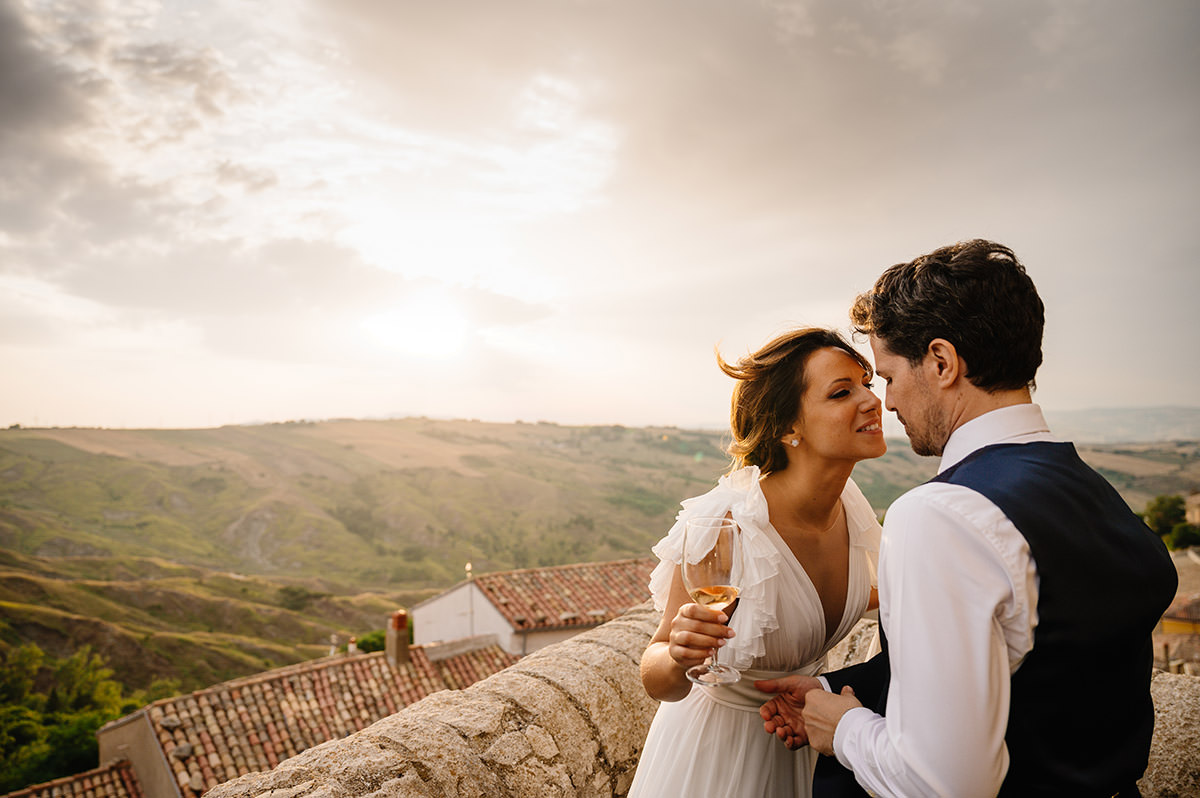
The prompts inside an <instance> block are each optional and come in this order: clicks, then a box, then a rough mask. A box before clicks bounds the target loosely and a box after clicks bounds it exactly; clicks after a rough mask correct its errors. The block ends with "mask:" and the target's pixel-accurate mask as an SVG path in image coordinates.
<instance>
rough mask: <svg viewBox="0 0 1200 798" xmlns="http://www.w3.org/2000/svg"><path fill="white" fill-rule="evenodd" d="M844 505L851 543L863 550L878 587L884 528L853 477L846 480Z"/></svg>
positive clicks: (843, 494)
mask: <svg viewBox="0 0 1200 798" xmlns="http://www.w3.org/2000/svg"><path fill="white" fill-rule="evenodd" d="M842 506H843V507H845V508H846V527H847V529H848V531H849V532H850V545H851V546H853V547H855V548H860V549H862V550H863V553H864V554H865V555H866V560H867V569H868V571H870V575H871V587H873V588H878V587H879V540H880V537H881V535H882V533H883V529H882V527H880V525H879V519H878V518H876V517H875V509H874V508H873V507H871V503H870V502H869V501H867V497H866V496H864V495H863V492H862V490H860V489H859V487H858V485H856V484H855V483H854V480H853V479H848V480H846V487H845V488H844V489H843V490H842Z"/></svg>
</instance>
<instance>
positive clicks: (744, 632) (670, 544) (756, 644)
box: [650, 466, 878, 670]
mask: <svg viewBox="0 0 1200 798" xmlns="http://www.w3.org/2000/svg"><path fill="white" fill-rule="evenodd" d="M758 480H759V470H758V467H757V466H749V467H747V468H742V469H738V470H737V471H734V472H733V473H731V474H728V475H726V476H723V477H721V479H720V481H719V482H718V483H717V486H716V487H715V488H713V489H712V490H711V491H709V492H708V493H706V494H704V495H703V496H697V497H695V498H692V499H688V500H686V501H684V502H683V503H682V508H683V509H681V510H680V512H679V515H678V516H677V517H676V519H675V525H674V526H672V527H671V530H670V531H669V532H668V533H667V536H666V537H664V538H663V539H662V540H660V541H659V542H658V543H657V544H656V545H655V546H654V549H653V551H654V554H655V555H656V556H657V557H658V559H659V563H658V565H657V566H656V567H655V568H654V571H653V572H652V573H651V574H650V594H651V596H652V597H653V598H654V606H655V608H656V609H657V610H658V611H659V612H662V611H663V610H664V609H665V608H666V606H667V600H668V598H669V597H670V593H671V580H672V578H673V577H674V573H675V569H676V568H677V567H678V566H679V563H680V562H681V561H682V559H683V537H684V526H685V524H686V522H687V519H688V518H691V517H700V516H714V517H720V516H725V515H727V514H728V515H731V516H732V517H733V520H734V521H736V522H737V524H738V526H739V527H740V528H741V530H742V574H741V579H740V580H739V581H740V584H738V585H737V587H738V591H739V592H738V604H737V609H736V610H735V611H734V613H733V617H732V619H731V620H730V626H731V627H732V628H733V630H734V632H735V633H736V634H735V636H734V637H733V638H732V639H731V640H730V642H729V645H727V646H725V647H724V648H723V649H721V661H722V662H724V663H726V664H729V665H732V666H733V667H734V668H737V669H738V670H745V669H747V668H749V667H750V666H751V662H752V661H753V660H754V659H755V658H757V657H761V656H763V653H764V651H765V644H764V640H763V638H764V636H765V635H767V634H769V633H771V632H773V631H775V630H776V629H778V628H779V620H778V618H776V617H775V613H774V611H773V608H774V607H775V605H776V595H775V592H774V591H777V590H778V585H777V582H776V579H775V577H777V576H778V574H779V572H780V568H781V564H782V561H781V557H780V554H779V551H778V550H777V549H776V547H775V545H774V544H773V543H771V541H770V540H769V539H768V538H767V536H766V534H767V533H766V527H767V525H768V523H769V522H770V521H769V513H768V510H767V499H766V497H765V496H764V495H763V492H762V489H761V488H760V487H759V484H758ZM876 548H878V545H877V546H876Z"/></svg>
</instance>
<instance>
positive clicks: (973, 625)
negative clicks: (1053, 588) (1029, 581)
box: [834, 485, 1014, 798]
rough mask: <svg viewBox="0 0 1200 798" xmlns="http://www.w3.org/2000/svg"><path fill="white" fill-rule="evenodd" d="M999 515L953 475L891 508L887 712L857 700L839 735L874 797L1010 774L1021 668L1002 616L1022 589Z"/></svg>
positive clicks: (960, 791)
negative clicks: (1015, 675)
mask: <svg viewBox="0 0 1200 798" xmlns="http://www.w3.org/2000/svg"><path fill="white" fill-rule="evenodd" d="M965 494H969V495H965ZM964 499H965V502H964ZM980 502H982V504H980ZM973 508H974V509H973ZM976 509H977V510H979V512H978V513H976V512H975V510H976ZM997 513H998V510H997V509H996V508H995V506H994V505H992V504H991V503H990V502H988V501H987V500H986V499H984V498H983V497H981V496H980V495H979V494H977V493H975V492H974V491H970V490H969V489H966V488H962V487H959V486H952V485H936V486H934V485H926V486H922V487H920V488H917V489H915V490H913V491H910V492H909V493H908V494H906V495H905V496H903V497H901V498H900V499H899V500H897V501H896V502H895V503H894V504H893V505H892V507H891V508H890V509H889V510H888V515H887V519H886V521H885V522H884V528H883V546H882V551H881V562H880V594H881V604H882V610H881V616H882V621H883V624H884V628H885V629H886V630H887V634H888V641H889V644H890V657H891V682H890V686H889V688H888V698H887V711H886V717H880V716H879V715H876V714H875V713H874V712H871V711H870V710H867V709H865V708H864V709H855V710H852V711H851V712H848V713H846V714H845V715H844V716H843V717H842V720H841V722H840V723H839V724H838V726H837V730H836V733H835V735H834V751H835V753H836V754H837V757H838V760H839V761H840V762H842V764H843V765H845V766H846V767H848V768H850V769H851V770H853V771H854V774H855V778H856V779H857V780H858V782H859V783H860V784H861V785H862V786H863V787H864V788H865V789H866V790H867V791H868V792H870V793H872V794H874V795H877V796H889V795H902V796H954V797H955V798H970V797H971V796H993V795H995V794H996V793H997V792H998V791H999V789H1000V785H1001V783H1002V782H1003V780H1004V776H1005V773H1006V772H1007V770H1008V751H1007V749H1006V747H1005V744H1004V732H1005V728H1006V726H1007V722H1008V708H1009V690H1010V681H1009V679H1010V673H1011V669H1010V664H1009V657H1008V646H1007V643H1006V641H1005V636H1004V630H1003V628H1002V626H1001V619H1002V618H1004V617H1007V616H1008V615H1010V614H1011V606H1012V603H1013V594H1014V589H1013V582H1012V578H1011V577H1010V571H1009V568H1008V566H1007V565H1006V563H1005V562H1004V557H1003V556H1002V555H1001V554H1000V553H999V552H998V551H997V549H996V546H995V544H994V540H995V535H994V530H989V529H985V528H982V527H983V526H986V525H987V524H993V523H994V522H995V519H996V518H997V515H996V514H997ZM999 518H1000V519H1003V516H1002V515H1000V516H999Z"/></svg>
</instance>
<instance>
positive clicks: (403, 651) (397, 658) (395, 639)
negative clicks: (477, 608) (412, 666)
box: [385, 610, 409, 668]
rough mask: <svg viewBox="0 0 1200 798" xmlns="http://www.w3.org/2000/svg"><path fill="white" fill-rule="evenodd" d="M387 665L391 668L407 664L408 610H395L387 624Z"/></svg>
mask: <svg viewBox="0 0 1200 798" xmlns="http://www.w3.org/2000/svg"><path fill="white" fill-rule="evenodd" d="M385 648H386V651H387V663H388V665H391V666H392V667H393V668H396V667H399V666H400V665H403V664H405V663H407V662H408V659H409V658H408V610H396V611H395V612H393V613H392V618H391V620H390V621H389V622H388V627H387V640H386V643H385Z"/></svg>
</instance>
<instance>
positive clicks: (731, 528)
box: [669, 518, 742, 687]
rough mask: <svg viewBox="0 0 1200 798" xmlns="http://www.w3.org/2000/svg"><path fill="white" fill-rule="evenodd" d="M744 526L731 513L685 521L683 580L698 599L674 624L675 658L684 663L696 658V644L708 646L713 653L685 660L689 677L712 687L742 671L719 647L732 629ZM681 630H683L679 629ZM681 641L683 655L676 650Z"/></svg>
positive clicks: (681, 610) (733, 679)
mask: <svg viewBox="0 0 1200 798" xmlns="http://www.w3.org/2000/svg"><path fill="white" fill-rule="evenodd" d="M741 566H742V539H741V529H740V528H739V527H738V525H737V524H736V523H734V522H733V520H732V519H729V518H689V519H688V521H687V524H686V525H685V527H684V539H683V562H681V563H680V571H681V574H682V576H683V586H684V587H685V588H686V589H687V591H688V595H689V596H691V597H692V601H693V602H694V603H691V604H684V605H683V606H681V607H680V608H679V612H678V613H676V615H675V619H674V620H673V621H672V624H671V641H670V644H671V645H670V649H669V650H670V651H671V652H672V653H671V658H672V659H674V660H675V661H676V662H678V663H679V664H681V665H683V664H684V661H685V660H687V661H689V662H691V661H694V660H696V652H695V648H696V647H697V646H705V647H707V653H708V654H711V658H710V659H709V663H708V665H707V667H706V666H705V665H704V664H703V660H704V657H701V658H699V660H698V661H696V662H695V664H694V665H691V666H685V673H686V674H687V677H688V679H690V680H691V681H693V682H695V683H696V684H699V685H704V686H706V687H711V686H713V685H718V684H731V683H733V682H736V681H738V680H739V679H741V678H742V677H741V674H740V673H738V672H737V671H736V670H734V669H733V668H730V667H729V666H727V665H720V664H718V663H717V651H718V650H719V649H720V647H721V646H722V645H724V644H725V640H726V639H727V638H729V637H730V636H732V630H731V629H729V627H727V626H725V624H726V623H728V621H729V613H730V612H732V606H733V604H734V602H735V601H737V596H738V585H739V583H740V582H741V572H742V567H741ZM677 632H678V634H677ZM677 643H678V656H677V654H676V650H677Z"/></svg>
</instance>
